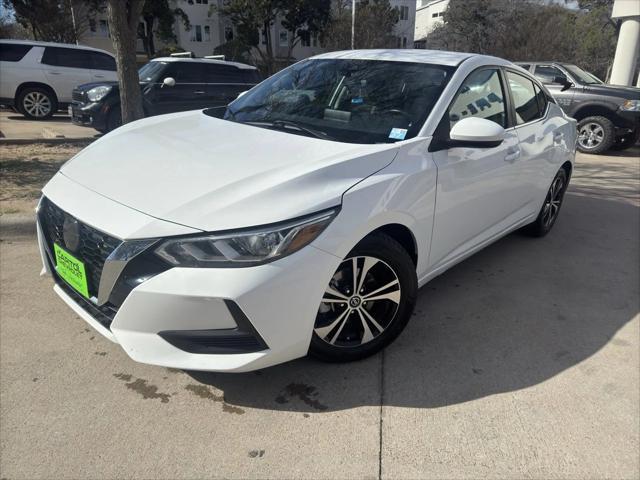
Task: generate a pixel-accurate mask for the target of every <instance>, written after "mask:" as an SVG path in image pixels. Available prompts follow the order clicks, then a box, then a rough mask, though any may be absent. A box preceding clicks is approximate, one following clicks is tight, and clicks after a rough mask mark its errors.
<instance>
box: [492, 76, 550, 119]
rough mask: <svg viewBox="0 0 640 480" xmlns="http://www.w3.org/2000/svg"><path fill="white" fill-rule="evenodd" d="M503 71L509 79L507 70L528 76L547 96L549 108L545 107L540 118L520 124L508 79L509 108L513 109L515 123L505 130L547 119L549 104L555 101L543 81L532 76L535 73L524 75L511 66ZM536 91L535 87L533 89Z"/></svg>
mask: <svg viewBox="0 0 640 480" xmlns="http://www.w3.org/2000/svg"><path fill="white" fill-rule="evenodd" d="M502 70H503V73H504V77H505V80H508V79H507V78H506V77H507V72H510V73H513V74H515V75H520V76H521V77H524V78H526V79H527V80H530V81H531V83H533V84H534V85H535V86H537V87H538V88H539V89H540V91H541V92H543V93H544V94H545V97H547V108H546V109H545V111H544V113H543V114H542V116H540V117H539V118H536V119H535V120H531V121H529V122H526V123H521V124H520V125H518V123H517V121H516V107H515V104H514V103H513V98H512V97H511V88H510V87H509V82H508V81H507V88H508V94H509V105H510V107H509V110H510V111H511V115H512V118H513V125H511V126H510V127H509V128H508V129H507V128H505V130H511V129H518V128H520V127H524V126H525V125H532V124H534V123H536V122H541V121H543V120H546V119H547V117H548V115H549V108H550V107H549V104H550V103H555V102H552V101H550V99H549V97H550V95H549V94H548V92H547V90H546V89H545V88H544V87H543V86H542V83H541V82H539V81H538V79H537V78H535V77H534V78H532V77H533V75H532V74H529V75H523V74H522V72H519V71H517V70H516V69H514V68H510V67H502ZM533 91H534V92H535V89H534V90H533Z"/></svg>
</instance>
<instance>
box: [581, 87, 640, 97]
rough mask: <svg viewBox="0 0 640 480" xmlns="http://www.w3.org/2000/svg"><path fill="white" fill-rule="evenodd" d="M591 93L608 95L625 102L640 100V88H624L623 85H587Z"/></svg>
mask: <svg viewBox="0 0 640 480" xmlns="http://www.w3.org/2000/svg"><path fill="white" fill-rule="evenodd" d="M586 88H587V89H588V91H589V93H594V94H598V95H608V96H611V97H618V98H621V99H625V100H639V99H640V88H634V87H624V86H621V85H587V86H586Z"/></svg>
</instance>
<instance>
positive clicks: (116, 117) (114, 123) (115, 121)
mask: <svg viewBox="0 0 640 480" xmlns="http://www.w3.org/2000/svg"><path fill="white" fill-rule="evenodd" d="M120 125H122V111H121V110H120V106H119V105H117V106H115V107H113V108H112V109H111V111H110V112H109V116H108V117H107V128H106V129H105V131H104V132H103V133H108V132H111V131H112V130H115V129H116V128H118V127H119V126H120Z"/></svg>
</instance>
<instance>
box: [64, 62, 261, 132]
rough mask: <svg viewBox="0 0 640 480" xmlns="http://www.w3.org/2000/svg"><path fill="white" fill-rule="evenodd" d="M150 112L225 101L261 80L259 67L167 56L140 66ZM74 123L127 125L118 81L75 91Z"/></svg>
mask: <svg viewBox="0 0 640 480" xmlns="http://www.w3.org/2000/svg"><path fill="white" fill-rule="evenodd" d="M139 76H140V88H142V102H143V108H144V112H145V115H146V116H152V115H160V114H164V113H174V112H181V111H185V110H195V109H198V108H206V107H220V106H226V105H227V104H228V103H229V102H231V101H232V100H235V98H236V97H237V96H238V94H239V93H241V92H244V91H246V90H248V89H250V88H251V87H253V86H254V85H256V84H257V83H258V82H260V73H259V72H258V69H257V68H256V67H253V66H251V65H245V64H244V63H236V62H226V61H223V60H212V59H205V58H183V57H164V58H156V59H154V60H151V61H150V62H149V63H147V64H146V65H144V66H143V67H141V68H140V71H139ZM69 114H70V115H71V119H72V121H73V123H75V124H77V125H84V126H88V127H93V128H95V129H96V130H98V131H100V132H103V133H106V132H109V131H111V130H113V129H114V128H117V127H119V126H120V125H121V124H122V118H121V111H120V90H119V88H118V83H117V82H94V83H88V84H85V85H80V86H78V87H77V88H75V89H74V90H73V103H72V104H71V107H70V108H69Z"/></svg>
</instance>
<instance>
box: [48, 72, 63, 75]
mask: <svg viewBox="0 0 640 480" xmlns="http://www.w3.org/2000/svg"><path fill="white" fill-rule="evenodd" d="M49 73H50V74H51V75H62V73H61V72H49Z"/></svg>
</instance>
